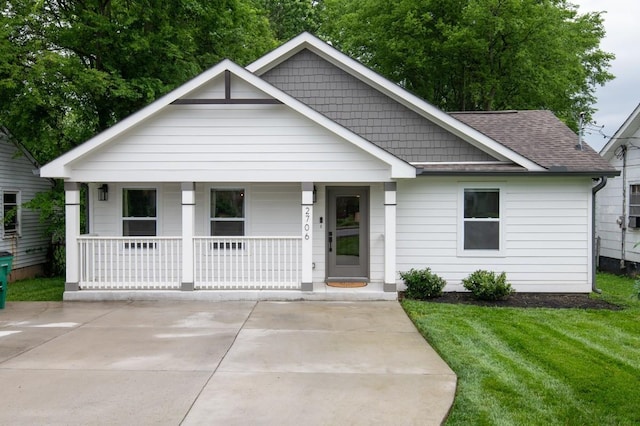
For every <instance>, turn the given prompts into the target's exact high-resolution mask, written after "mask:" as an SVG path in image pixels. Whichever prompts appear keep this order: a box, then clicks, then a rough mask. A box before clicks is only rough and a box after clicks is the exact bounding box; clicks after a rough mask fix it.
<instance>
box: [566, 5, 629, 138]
mask: <svg viewBox="0 0 640 426" xmlns="http://www.w3.org/2000/svg"><path fill="white" fill-rule="evenodd" d="M570 2H571V3H573V4H575V5H578V6H579V9H578V11H579V12H580V13H585V12H592V11H606V12H607V13H605V14H604V15H603V16H604V26H605V29H606V30H607V35H606V36H605V38H604V39H603V40H602V43H601V45H600V47H601V49H602V50H604V51H606V52H611V53H613V54H615V55H616V59H615V60H614V61H613V63H612V65H611V69H610V71H611V73H613V75H615V76H616V78H615V80H613V81H610V82H609V83H607V84H606V85H605V86H604V87H600V88H599V89H598V91H597V92H596V96H597V97H598V102H597V103H596V105H595V107H596V108H597V110H598V111H597V112H596V113H595V115H594V120H595V121H596V122H597V124H598V125H604V129H603V132H604V134H605V135H607V136H609V137H610V136H613V134H614V133H615V132H616V131H617V130H618V129H619V128H620V126H621V125H622V123H624V121H625V120H626V119H627V117H629V115H630V114H631V113H632V112H633V110H634V109H635V107H636V106H637V105H638V103H640V0H608V1H602V0H570ZM592 133H594V134H591V135H589V134H587V135H585V140H586V141H587V143H588V144H589V145H591V146H592V147H593V148H594V149H595V150H596V151H599V150H600V149H601V148H602V147H603V146H604V144H605V143H606V142H607V141H608V140H609V139H608V138H604V137H603V136H602V135H598V134H597V133H595V132H592Z"/></svg>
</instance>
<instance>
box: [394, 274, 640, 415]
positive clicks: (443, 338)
mask: <svg viewBox="0 0 640 426" xmlns="http://www.w3.org/2000/svg"><path fill="white" fill-rule="evenodd" d="M598 286H599V287H600V288H601V289H602V290H603V294H602V295H601V296H594V297H599V298H603V299H605V300H608V301H610V302H614V303H617V304H620V305H623V306H624V307H625V309H623V310H619V311H611V310H595V309H586V310H585V309H538V308H496V307H480V306H470V305H460V304H444V303H429V302H418V301H413V300H404V301H403V302H402V305H403V307H404V309H405V310H406V311H407V313H408V315H409V317H410V318H411V319H412V320H413V321H414V323H415V324H416V326H417V327H418V330H420V332H421V333H422V334H423V336H425V338H426V339H427V340H428V341H429V343H430V344H431V345H432V346H433V347H434V348H435V349H436V350H437V351H438V352H439V353H440V355H441V356H442V357H443V358H444V360H445V361H446V362H447V363H448V364H449V366H451V368H452V369H453V370H454V371H455V372H456V374H457V375H458V389H457V394H456V399H455V402H454V406H453V409H452V411H451V414H450V416H449V419H448V421H447V424H450V425H458V424H469V425H481V424H487V425H489V424H491V425H495V424H504V425H525V424H526V425H536V424H537V425H549V424H569V425H586V424H589V425H632V424H640V301H638V300H637V299H632V297H631V295H632V293H633V280H631V279H628V278H622V277H616V276H613V275H609V274H599V275H598Z"/></svg>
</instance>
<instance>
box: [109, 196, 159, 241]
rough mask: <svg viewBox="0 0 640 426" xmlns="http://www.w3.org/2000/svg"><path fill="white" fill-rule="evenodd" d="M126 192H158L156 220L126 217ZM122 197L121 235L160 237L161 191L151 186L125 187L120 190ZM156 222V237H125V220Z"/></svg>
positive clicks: (120, 204)
mask: <svg viewBox="0 0 640 426" xmlns="http://www.w3.org/2000/svg"><path fill="white" fill-rule="evenodd" d="M126 190H154V191H156V216H155V217H154V218H150V217H145V218H136V217H133V216H124V191H126ZM119 193H120V197H119V206H118V209H119V211H120V234H121V235H122V236H123V237H130V238H153V237H158V236H160V235H161V234H162V233H161V232H160V206H161V205H162V203H161V200H160V189H159V188H158V187H157V186H156V187H154V186H149V185H123V186H122V187H121V188H120V190H119ZM151 219H153V220H155V222H156V234H155V235H147V236H140V237H135V236H130V235H129V236H127V235H124V221H125V220H134V221H135V220H140V221H142V220H151ZM132 248H133V247H132Z"/></svg>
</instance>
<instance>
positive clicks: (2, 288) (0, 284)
mask: <svg viewBox="0 0 640 426" xmlns="http://www.w3.org/2000/svg"><path fill="white" fill-rule="evenodd" d="M12 262H13V255H12V254H11V253H9V252H8V251H0V309H4V303H5V301H6V300H7V287H8V283H9V274H10V273H11V263H12Z"/></svg>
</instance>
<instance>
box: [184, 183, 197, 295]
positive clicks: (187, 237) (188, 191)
mask: <svg viewBox="0 0 640 426" xmlns="http://www.w3.org/2000/svg"><path fill="white" fill-rule="evenodd" d="M195 222H196V184H195V183H194V182H183V183H182V284H181V290H183V291H192V290H193V289H194V279H193V273H194V268H195V262H194V259H193V235H194V232H195Z"/></svg>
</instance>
